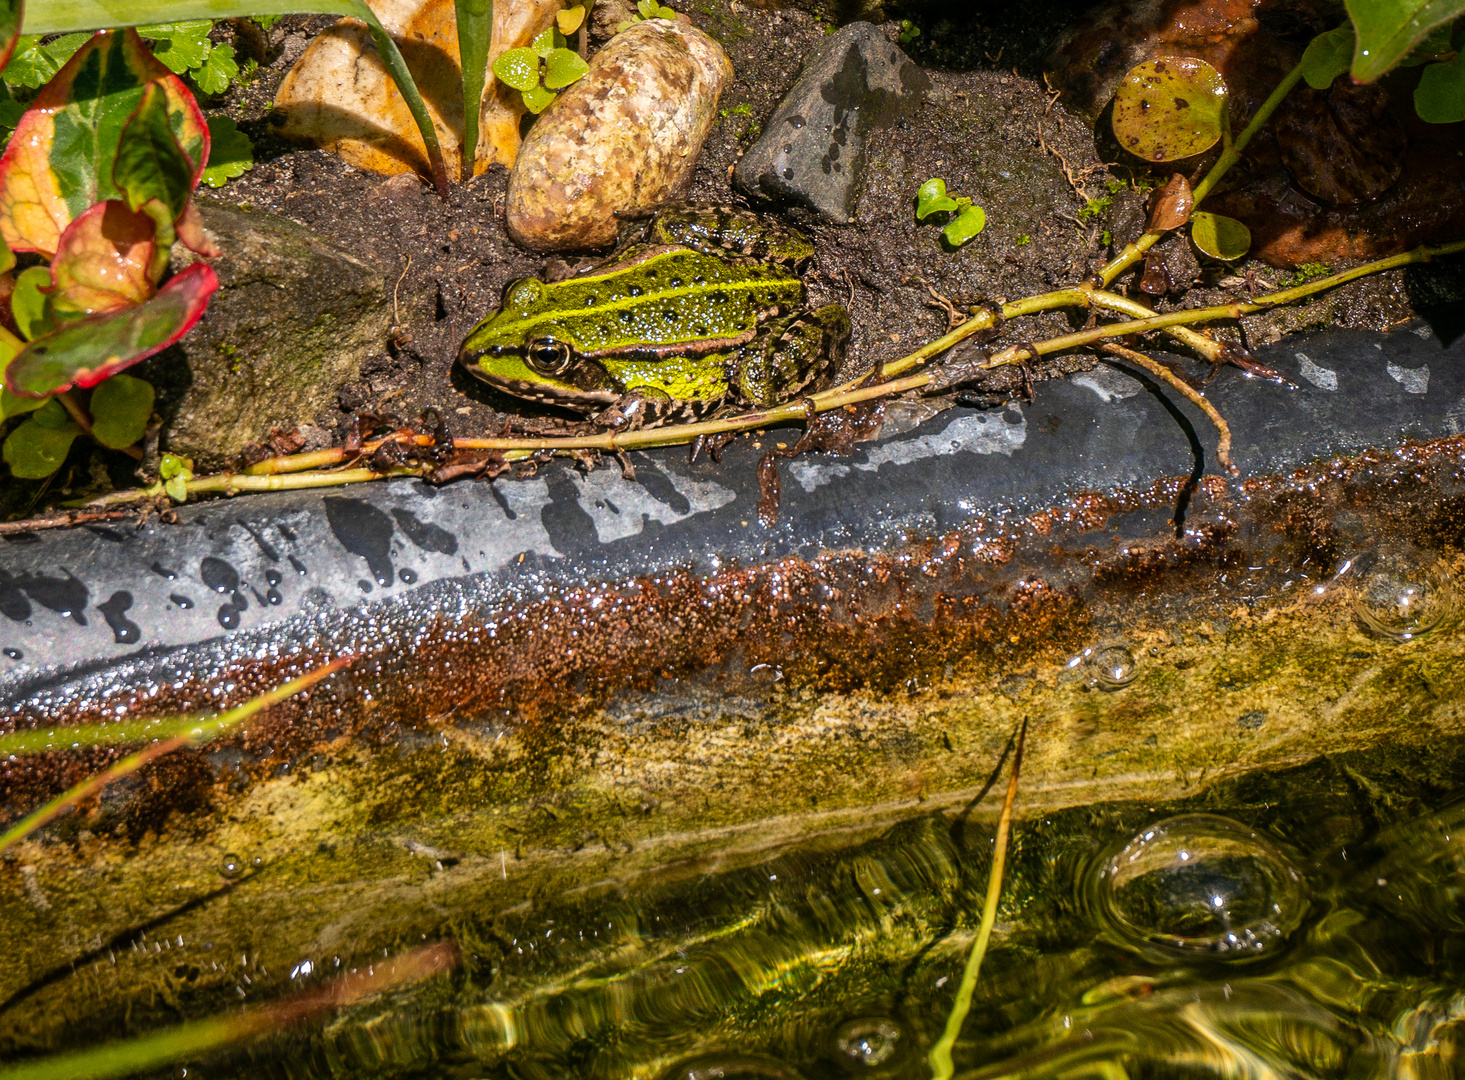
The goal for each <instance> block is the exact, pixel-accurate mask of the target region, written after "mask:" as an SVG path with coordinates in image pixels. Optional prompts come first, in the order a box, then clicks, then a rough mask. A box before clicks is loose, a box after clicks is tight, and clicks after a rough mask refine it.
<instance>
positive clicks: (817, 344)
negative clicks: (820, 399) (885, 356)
mask: <svg viewBox="0 0 1465 1080" xmlns="http://www.w3.org/2000/svg"><path fill="white" fill-rule="evenodd" d="M849 337H850V318H849V312H847V311H845V309H844V308H842V307H840V306H839V305H838V304H827V305H826V306H824V307H822V308H819V309H818V310H816V311H800V312H796V313H795V314H793V315H786V316H784V317H783V318H780V319H772V320H770V321H769V322H768V323H766V324H764V326H763V327H762V328H761V329H760V331H759V333H758V336H757V337H756V338H754V339H753V340H752V341H751V342H749V343H748V345H746V346H745V347H744V349H743V352H742V354H741V355H740V356H739V358H738V362H737V366H736V369H735V370H734V371H733V373H732V377H731V379H730V380H729V381H730V382H731V383H732V385H733V388H734V389H735V390H736V391H737V393H738V395H739V396H740V397H741V398H742V399H743V400H744V401H746V402H747V403H748V404H749V405H755V406H757V407H759V408H769V407H771V406H773V405H777V404H779V403H780V402H784V401H790V400H792V399H793V398H796V397H798V396H799V395H800V394H801V393H803V392H804V390H805V389H806V388H807V387H809V386H810V385H811V384H814V383H818V382H820V381H822V380H827V379H828V378H829V377H831V376H833V375H834V373H835V372H836V371H838V370H839V366H840V364H841V363H843V362H844V351H845V346H846V345H848V344H849Z"/></svg>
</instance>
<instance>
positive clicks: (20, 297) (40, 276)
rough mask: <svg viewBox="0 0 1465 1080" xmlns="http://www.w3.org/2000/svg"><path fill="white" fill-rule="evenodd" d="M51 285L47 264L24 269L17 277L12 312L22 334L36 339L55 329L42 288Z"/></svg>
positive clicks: (11, 306)
mask: <svg viewBox="0 0 1465 1080" xmlns="http://www.w3.org/2000/svg"><path fill="white" fill-rule="evenodd" d="M50 287H51V269H50V267H47V266H32V267H30V268H29V269H28V270H22V271H21V272H20V274H19V276H17V277H16V279H15V291H14V292H13V293H11V294H10V313H11V315H13V316H14V317H15V325H16V327H18V328H19V330H20V333H21V336H22V337H24V338H25V339H26V340H27V341H34V340H35V339H36V338H38V337H43V336H45V335H46V334H49V333H50V332H51V331H52V330H54V329H55V326H54V325H53V324H52V322H51V313H50V310H49V308H48V307H47V304H46V300H47V296H46V294H45V293H43V292H42V291H41V290H42V289H49V288H50Z"/></svg>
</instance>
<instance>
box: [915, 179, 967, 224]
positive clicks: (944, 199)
mask: <svg viewBox="0 0 1465 1080" xmlns="http://www.w3.org/2000/svg"><path fill="white" fill-rule="evenodd" d="M958 206H960V204H959V203H958V202H957V201H956V200H955V199H953V198H952V197H951V196H949V195H947V194H946V181H945V180H942V179H941V178H940V177H939V176H937V177H933V178H932V179H930V180H927V181H926V182H925V183H924V184H922V185H921V186H920V188H919V189H918V190H917V191H916V220H917V221H925V220H926V218H928V217H930V216H931V215H932V214H935V213H939V212H940V211H942V210H955V209H957V208H958Z"/></svg>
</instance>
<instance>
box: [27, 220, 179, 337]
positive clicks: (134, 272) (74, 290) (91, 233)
mask: <svg viewBox="0 0 1465 1080" xmlns="http://www.w3.org/2000/svg"><path fill="white" fill-rule="evenodd" d="M156 248H157V243H156V229H155V226H154V223H153V219H152V218H151V217H149V216H148V215H147V214H145V213H142V212H140V211H139V212H136V213H134V212H133V211H132V210H129V209H128V208H127V204H126V203H124V202H122V201H121V200H120V199H109V200H107V201H106V202H104V203H97V205H96V206H93V207H92V208H91V209H90V210H88V211H86V212H85V213H84V214H82V215H81V217H79V218H77V219H76V220H75V221H73V222H72V223H71V224H70V225H68V226H67V227H66V231H65V232H64V233H62V234H61V240H60V244H59V246H58V248H57V251H56V257H55V258H54V259H52V260H51V277H52V280H53V282H54V285H53V288H52V290H51V293H50V298H51V310H52V312H53V313H54V314H55V315H56V317H57V321H58V322H66V321H71V320H74V319H77V318H85V317H87V316H89V315H100V314H103V313H105V312H109V311H120V310H121V309H122V308H125V307H131V306H132V305H134V304H141V303H143V302H144V301H146V300H147V298H148V297H150V296H152V294H153V286H154V285H155V284H156V283H157V279H156V278H155V277H154V276H153V255H154V253H155V251H156Z"/></svg>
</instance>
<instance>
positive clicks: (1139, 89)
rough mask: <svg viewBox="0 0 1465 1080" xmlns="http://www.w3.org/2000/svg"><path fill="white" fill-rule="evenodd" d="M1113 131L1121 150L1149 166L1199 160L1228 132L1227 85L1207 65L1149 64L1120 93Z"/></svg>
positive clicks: (1185, 61) (1176, 59) (1187, 61)
mask: <svg viewBox="0 0 1465 1080" xmlns="http://www.w3.org/2000/svg"><path fill="white" fill-rule="evenodd" d="M1113 127H1114V136H1115V138H1117V139H1118V140H1119V145H1120V146H1122V147H1124V149H1126V150H1128V151H1129V152H1130V153H1131V154H1134V155H1135V156H1136V157H1141V158H1144V159H1145V160H1146V161H1178V160H1180V159H1181V158H1188V157H1194V156H1195V155H1196V154H1200V153H1204V152H1205V151H1207V150H1209V149H1210V148H1211V147H1212V146H1214V145H1216V143H1217V142H1219V141H1220V139H1221V136H1222V134H1223V133H1224V132H1225V130H1226V83H1225V81H1224V80H1223V79H1222V78H1221V73H1220V72H1219V71H1217V70H1216V69H1215V68H1213V67H1211V65H1210V64H1207V63H1206V62H1205V61H1204V60H1196V59H1195V58H1193V57H1189V56H1165V57H1161V58H1159V59H1157V60H1146V61H1145V62H1144V63H1142V64H1136V65H1135V66H1134V67H1132V68H1131V69H1130V70H1129V74H1127V75H1125V76H1124V81H1123V82H1121V83H1120V84H1119V89H1118V90H1116V91H1115V93H1114V119H1113Z"/></svg>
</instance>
